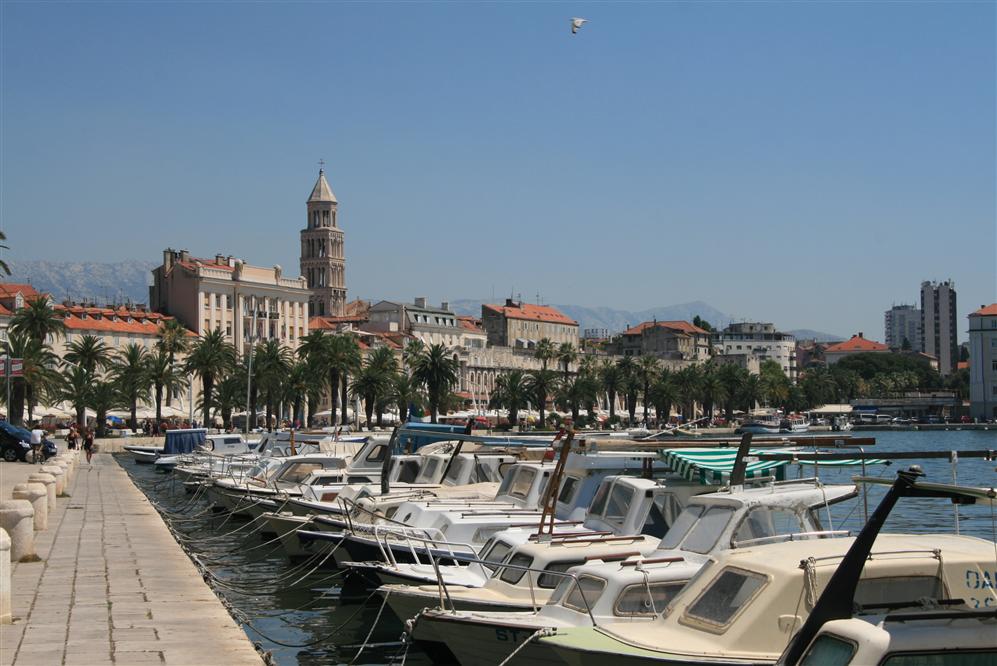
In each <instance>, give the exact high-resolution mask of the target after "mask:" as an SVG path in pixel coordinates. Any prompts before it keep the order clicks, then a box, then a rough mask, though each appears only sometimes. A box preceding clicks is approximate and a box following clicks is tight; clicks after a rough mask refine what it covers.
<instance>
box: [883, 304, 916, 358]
mask: <svg viewBox="0 0 997 666" xmlns="http://www.w3.org/2000/svg"><path fill="white" fill-rule="evenodd" d="M883 330H884V333H885V335H884V338H883V339H884V342H885V343H886V346H887V347H889V348H890V349H902V348H903V347H904V341H906V342H907V348H908V349H911V350H913V351H922V343H921V310H920V308H917V307H916V306H913V305H894V306H893V307H891V308H890V309H889V310H887V311H886V312H885V313H884V314H883Z"/></svg>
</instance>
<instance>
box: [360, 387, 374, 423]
mask: <svg viewBox="0 0 997 666" xmlns="http://www.w3.org/2000/svg"><path fill="white" fill-rule="evenodd" d="M363 411H364V415H365V416H366V417H367V430H370V422H371V420H372V419H373V418H374V396H371V395H368V396H367V397H366V398H364V401H363Z"/></svg>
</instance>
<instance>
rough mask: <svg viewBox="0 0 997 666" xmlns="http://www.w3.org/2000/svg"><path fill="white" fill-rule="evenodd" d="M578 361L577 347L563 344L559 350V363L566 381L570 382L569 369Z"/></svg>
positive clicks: (567, 343)
mask: <svg viewBox="0 0 997 666" xmlns="http://www.w3.org/2000/svg"><path fill="white" fill-rule="evenodd" d="M576 360H578V350H576V349H575V346H574V345H573V344H571V343H570V342H562V343H561V346H560V347H558V348H557V361H558V362H559V363H560V364H561V368H562V369H563V370H564V381H568V368H569V367H571V364H572V363H574V362H575V361H576Z"/></svg>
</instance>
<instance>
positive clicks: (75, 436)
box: [66, 423, 80, 450]
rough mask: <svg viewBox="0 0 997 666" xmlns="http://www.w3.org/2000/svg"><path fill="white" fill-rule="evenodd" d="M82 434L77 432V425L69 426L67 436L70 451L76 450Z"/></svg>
mask: <svg viewBox="0 0 997 666" xmlns="http://www.w3.org/2000/svg"><path fill="white" fill-rule="evenodd" d="M79 439H80V433H79V432H78V431H77V430H76V424H75V423H74V424H72V425H71V426H69V434H68V435H66V444H67V445H68V446H69V448H70V450H74V449H75V448H76V444H77V443H78V442H79Z"/></svg>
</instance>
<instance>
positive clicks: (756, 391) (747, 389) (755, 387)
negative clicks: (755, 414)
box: [740, 375, 763, 412]
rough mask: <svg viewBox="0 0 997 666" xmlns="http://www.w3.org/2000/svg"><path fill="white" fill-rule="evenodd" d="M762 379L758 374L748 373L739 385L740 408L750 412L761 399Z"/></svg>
mask: <svg viewBox="0 0 997 666" xmlns="http://www.w3.org/2000/svg"><path fill="white" fill-rule="evenodd" d="M762 397H763V388H762V379H761V377H759V376H758V375H748V377H747V379H745V380H744V383H743V384H742V385H741V393H740V402H741V406H742V408H743V409H744V410H745V411H747V412H750V411H751V410H752V409H754V408H755V407H757V406H758V403H759V402H761V401H762Z"/></svg>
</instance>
